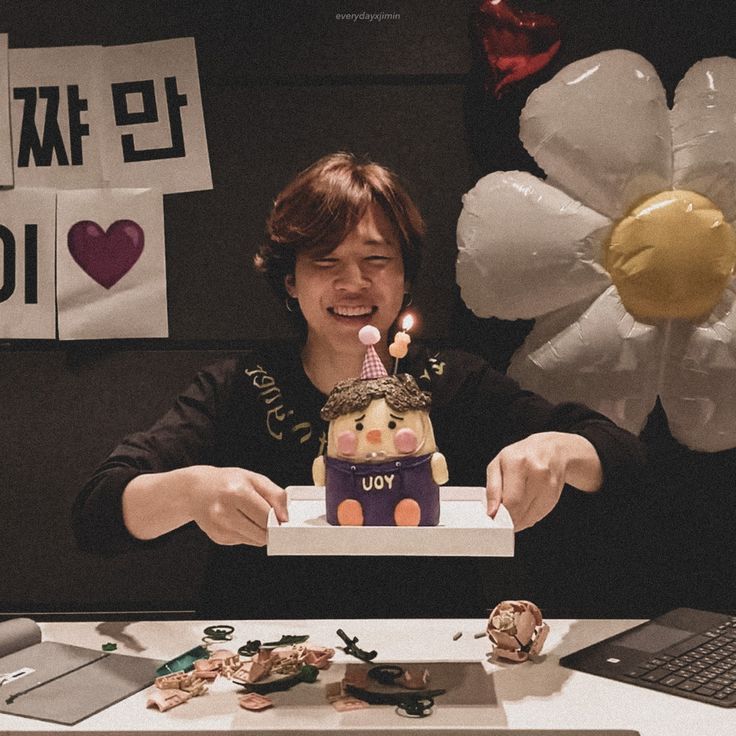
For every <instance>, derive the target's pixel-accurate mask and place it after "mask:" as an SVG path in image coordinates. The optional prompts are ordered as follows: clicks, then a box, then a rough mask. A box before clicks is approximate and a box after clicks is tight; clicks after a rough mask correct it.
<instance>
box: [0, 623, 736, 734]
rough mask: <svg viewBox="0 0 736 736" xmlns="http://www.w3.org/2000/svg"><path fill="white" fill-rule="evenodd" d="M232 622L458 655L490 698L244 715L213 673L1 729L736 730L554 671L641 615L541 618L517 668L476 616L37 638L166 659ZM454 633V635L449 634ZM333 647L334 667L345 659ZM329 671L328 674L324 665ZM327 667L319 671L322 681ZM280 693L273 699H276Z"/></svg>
mask: <svg viewBox="0 0 736 736" xmlns="http://www.w3.org/2000/svg"><path fill="white" fill-rule="evenodd" d="M214 623H231V624H233V625H234V626H235V635H234V639H233V641H232V642H228V643H226V644H225V646H226V647H228V648H232V649H237V647H238V646H240V645H242V644H244V643H245V642H246V641H247V640H248V639H256V638H258V639H261V640H262V641H269V640H273V639H278V638H279V637H280V636H281V635H282V634H298V633H308V634H310V641H312V642H314V643H316V644H323V645H326V646H334V647H335V648H336V649H337V648H338V647H339V646H340V645H341V644H342V642H341V640H340V639H339V637H338V636H336V634H335V631H336V630H337V628H343V629H344V630H345V632H346V633H347V634H349V635H350V636H357V637H358V638H359V643H358V645H359V646H361V647H363V648H365V649H376V650H377V651H378V654H379V657H378V659H377V660H376V661H391V660H393V661H400V662H409V661H430V660H431V661H461V662H481V663H483V668H484V670H485V672H486V673H487V676H488V677H489V678H490V685H491V689H492V690H493V693H494V698H495V701H496V702H495V705H490V706H464V707H450V706H447V705H445V706H444V707H443V704H442V696H439V697H438V698H437V699H436V703H437V704H436V707H435V712H434V713H433V714H432V715H431V716H429V717H427V718H424V719H408V718H403V717H401V716H399V715H397V714H396V713H395V712H394V709H393V707H392V706H370V708H367V709H365V710H360V711H354V712H348V713H338V712H336V711H335V710H334V709H333V708H332V707H331V706H330V705H329V704H327V703H326V702H325V703H324V704H322V703H321V702H320V704H319V705H312V706H310V707H296V706H294V705H289V704H288V703H289V700H290V696H293V694H294V693H295V692H296V690H298V689H299V688H308V687H315V686H317V685H319V682H320V681H319V680H318V682H317V683H315V685H299V686H297V688H296V690H292V691H290V692H285V693H277V694H274V696H272V697H273V699H274V700H276V701H277V707H275V708H271V709H269V710H266V711H261V712H257V713H254V712H249V711H245V710H243V709H241V708H239V707H238V704H237V696H236V694H235V693H236V692H237V688H236V686H234V685H233V684H232V683H229V682H227V681H218V682H217V683H215V687H213V688H211V690H210V692H209V693H208V694H206V695H205V696H203V697H199V698H193V699H192V700H190V701H189V702H188V703H185V704H184V705H181V706H179V707H177V708H174V709H173V710H170V711H168V712H166V713H159V712H158V711H156V710H150V709H146V707H145V701H146V696H145V691H143V692H140V693H138V694H136V695H133V696H131V697H130V698H128V699H127V700H124V701H122V702H120V703H118V704H117V705H114V706H112V707H110V708H108V709H107V710H105V711H102V712H101V713H98V714H97V715H95V716H92V717H90V718H88V719H86V720H84V721H82V722H81V723H79V724H78V725H77V726H74V727H71V728H70V727H65V726H57V725H54V724H49V723H43V722H40V721H34V720H31V719H27V718H18V717H15V716H7V715H2V714H0V733H1V734H4V735H7V736H18V735H20V734H24V735H26V734H29V733H30V734H34V735H35V736H38V735H39V734H59V733H65V732H71V733H75V734H76V733H80V734H85V735H86V736H93V735H94V736H97V735H98V734H99V735H102V734H113V735H114V736H127V735H128V734H132V733H151V734H156V736H164V735H173V734H180V733H191V732H196V733H198V734H223V733H225V732H227V733H228V734H240V733H267V734H276V733H288V732H291V733H299V734H306V733H324V732H333V733H337V732H350V731H356V732H361V733H366V732H371V731H373V732H374V733H376V734H378V733H386V732H388V733H391V734H392V735H393V736H398V734H399V733H401V732H402V731H403V732H405V733H409V732H412V733H413V732H415V731H417V730H427V731H430V732H432V733H434V734H435V736H437V734H450V733H462V732H481V731H483V730H484V729H485V730H488V729H504V728H508V729H524V728H529V729H532V728H535V729H565V728H577V729H603V728H608V729H633V730H638V731H639V732H640V733H641V734H642V736H679V735H683V736H684V735H685V734H703V735H705V734H707V735H708V736H733V735H734V734H736V709H725V708H719V707H717V706H712V705H707V704H704V703H698V702H695V701H690V700H686V699H684V698H677V697H673V696H669V695H665V694H662V693H658V692H655V691H652V690H646V689H643V688H638V687H633V686H630V685H625V684H622V683H617V682H614V681H612V680H606V679H603V678H599V677H594V676H592V675H586V674H583V673H580V672H574V671H572V670H568V669H565V668H563V667H560V666H559V664H558V659H559V658H560V657H561V656H563V655H565V654H568V653H569V652H572V651H574V650H576V649H579V648H581V647H583V646H586V645H588V644H592V643H593V642H595V641H598V640H600V639H603V638H605V637H607V636H610V635H612V634H614V633H617V632H619V631H622V630H624V629H626V628H630V627H631V626H633V625H635V624H636V623H640V622H639V621H623V620H617V621H604V620H591V621H572V620H553V621H550V622H549V623H550V625H551V631H550V635H549V637H548V639H547V644H546V646H545V651H544V656H543V658H542V661H540V662H536V663H531V662H527V663H524V664H516V665H514V664H495V663H489V662H487V661H486V660H487V657H488V653H489V652H490V645H489V642H488V639H487V638H482V639H475V638H473V634H474V633H476V632H480V631H482V630H483V629H484V627H485V621H481V620H476V619H467V620H436V619H435V620H432V619H427V620H369V621H356V620H342V621H336V620H335V621H266V622H262V621H230V622H228V621H205V622H194V621H176V622H138V623H129V624H126V623H118V622H112V623H101V624H95V623H92V622H90V623H45V624H42V625H41V627H42V629H43V638H44V640H45V641H60V642H66V643H69V644H77V645H80V646H87V647H92V648H95V649H99V648H100V647H101V645H102V644H103V643H105V642H108V641H115V642H117V644H118V650H117V651H118V652H120V653H122V654H139V655H143V656H147V657H152V658H159V659H165V660H168V659H171V658H173V657H175V656H176V655H178V654H181V653H182V652H184V651H186V650H188V649H190V648H192V647H193V646H196V645H197V644H198V643H199V642H200V639H201V637H202V632H203V629H204V627H205V626H207V625H210V624H214ZM458 631H462V632H463V635H462V637H461V638H459V639H458V640H457V641H453V635H454V634H455V633H456V632H458ZM355 661H357V660H355V659H354V658H353V657H348V656H347V655H345V654H344V653H343V652H342V651H341V650H339V649H338V651H337V655H336V657H335V663H336V664H340V663H344V662H355ZM328 672H329V671H328ZM326 674H327V673H320V678H321V679H322V678H324V677H326ZM277 696H278V697H277Z"/></svg>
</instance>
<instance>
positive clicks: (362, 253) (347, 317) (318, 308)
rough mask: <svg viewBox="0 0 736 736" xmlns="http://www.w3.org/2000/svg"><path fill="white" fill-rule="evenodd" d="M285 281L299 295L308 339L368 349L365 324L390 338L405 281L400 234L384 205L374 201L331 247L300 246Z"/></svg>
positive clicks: (337, 347) (356, 348)
mask: <svg viewBox="0 0 736 736" xmlns="http://www.w3.org/2000/svg"><path fill="white" fill-rule="evenodd" d="M285 285H286V290H287V292H288V293H289V295H290V296H292V297H294V298H296V299H298V300H299V307H300V309H301V311H302V314H303V315H304V318H305V319H306V321H307V326H308V336H309V339H310V340H315V339H316V340H317V341H318V342H319V343H322V344H326V345H329V346H331V347H333V348H335V349H338V350H343V351H344V350H345V347H346V346H348V347H352V348H354V349H355V350H356V351H364V350H365V347H364V346H363V345H361V343H360V342H359V340H358V339H357V334H358V331H359V330H360V328H361V327H363V326H364V325H367V324H372V325H375V326H376V327H377V328H378V329H379V330H380V332H381V335H382V338H383V340H386V335H387V333H388V331H389V329H390V327H391V325H392V324H393V322H394V320H395V319H396V316H397V315H398V313H399V310H400V309H401V302H402V298H403V294H404V287H405V284H404V264H403V260H402V257H401V247H400V245H399V240H398V237H397V235H396V233H395V231H394V229H393V227H392V226H391V224H390V222H389V221H388V219H387V218H386V215H385V214H384V213H383V211H382V210H381V208H380V207H378V206H376V205H371V206H370V207H369V208H368V209H367V210H366V212H365V215H364V216H363V218H362V219H361V220H360V222H358V224H357V225H356V226H355V228H354V229H353V230H352V231H351V232H350V233H348V235H347V236H346V237H345V239H344V240H343V241H342V242H341V243H340V244H339V245H338V246H337V247H336V248H335V249H334V250H332V251H330V252H329V253H324V252H321V253H320V252H315V251H310V252H299V253H298V254H297V257H296V265H295V270H294V274H293V276H287V277H286V281H285Z"/></svg>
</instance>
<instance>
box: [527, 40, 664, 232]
mask: <svg viewBox="0 0 736 736" xmlns="http://www.w3.org/2000/svg"><path fill="white" fill-rule="evenodd" d="M520 122H521V129H520V133H519V137H520V138H521V140H522V142H523V143H524V146H525V147H526V149H527V151H529V153H530V154H531V155H532V156H534V159H535V160H536V161H537V163H538V164H539V165H540V166H541V167H542V168H543V169H544V170H545V171H546V172H547V176H548V177H549V180H550V181H551V182H554V183H556V184H559V186H560V187H562V188H563V189H564V190H565V191H566V192H568V193H569V194H571V195H572V196H573V197H576V198H577V199H579V200H580V201H581V202H582V203H583V204H586V205H587V206H588V207H592V208H593V209H594V210H597V211H598V212H602V213H603V214H605V215H608V216H609V217H612V218H614V219H618V218H620V217H622V216H623V215H624V214H625V213H626V212H627V211H628V209H629V208H630V207H631V206H632V205H633V204H634V203H635V202H638V201H639V200H641V199H644V198H645V197H646V196H648V195H651V194H654V193H656V192H659V191H661V190H663V189H669V188H670V186H671V185H672V141H671V132H670V120H669V110H668V108H667V100H666V96H665V91H664V88H663V87H662V83H661V82H660V80H659V77H658V76H657V72H656V71H655V70H654V67H653V66H652V65H651V64H650V63H649V62H648V61H647V60H646V59H644V58H643V57H641V56H639V55H638V54H634V53H632V52H631V51H622V50H616V51H604V52H603V53H600V54H596V55H595V56H591V57H589V58H587V59H581V60H580V61H576V62H574V63H572V64H570V65H568V66H566V67H565V68H564V69H562V70H561V71H559V72H558V73H557V74H556V75H555V76H554V77H553V78H552V79H551V80H550V81H549V82H547V83H545V84H543V85H541V86H540V87H538V88H537V89H536V90H534V92H532V94H531V95H530V96H529V99H528V100H527V103H526V106H525V107H524V109H523V111H522V113H521V121H520Z"/></svg>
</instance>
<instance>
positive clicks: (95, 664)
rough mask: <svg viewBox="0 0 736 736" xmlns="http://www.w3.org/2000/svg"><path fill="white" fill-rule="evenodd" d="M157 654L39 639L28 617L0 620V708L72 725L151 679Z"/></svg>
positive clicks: (12, 713)
mask: <svg viewBox="0 0 736 736" xmlns="http://www.w3.org/2000/svg"><path fill="white" fill-rule="evenodd" d="M161 664H162V662H161V660H154V659H146V658H144V657H134V656H129V655H125V654H115V653H110V652H103V651H97V650H94V649H87V648H85V647H77V646H72V645H70V644H59V643H57V642H53V641H41V630H40V628H39V627H38V625H37V624H36V623H35V622H34V621H31V620H30V619H27V618H16V619H11V620H9V621H4V622H2V623H0V712H2V713H9V714H11V715H16V716H23V717H26V718H37V719H39V720H42V721H51V722H53V723H63V724H65V725H69V726H71V725H74V724H75V723H79V722H80V721H81V720H83V719H85V718H87V717H88V716H91V715H93V714H94V713H98V712H99V711H101V710H103V709H105V708H107V707H108V706H110V705H112V704H113V703H117V702H118V701H120V700H122V699H123V698H126V697H128V696H129V695H132V694H133V693H135V692H138V691H139V690H142V689H143V688H144V687H146V686H147V685H150V684H151V683H152V682H153V680H154V679H155V676H156V668H157V667H159V666H160V665H161Z"/></svg>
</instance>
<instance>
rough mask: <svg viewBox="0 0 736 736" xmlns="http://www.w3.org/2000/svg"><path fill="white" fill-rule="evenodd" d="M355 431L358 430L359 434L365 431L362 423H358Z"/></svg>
mask: <svg viewBox="0 0 736 736" xmlns="http://www.w3.org/2000/svg"><path fill="white" fill-rule="evenodd" d="M355 429H357V430H358V432H360V431H361V430H362V429H363V423H362V422H358V423H357V424H356V425H355Z"/></svg>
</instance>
